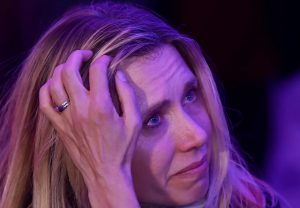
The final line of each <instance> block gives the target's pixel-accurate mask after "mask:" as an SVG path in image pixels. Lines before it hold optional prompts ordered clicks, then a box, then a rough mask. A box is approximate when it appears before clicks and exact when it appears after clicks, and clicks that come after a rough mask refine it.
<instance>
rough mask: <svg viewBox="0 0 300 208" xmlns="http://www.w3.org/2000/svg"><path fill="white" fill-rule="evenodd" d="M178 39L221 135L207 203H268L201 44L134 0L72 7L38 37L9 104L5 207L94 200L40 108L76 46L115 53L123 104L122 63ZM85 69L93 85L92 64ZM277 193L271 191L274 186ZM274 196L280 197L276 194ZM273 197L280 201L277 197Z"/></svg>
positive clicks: (2, 178) (2, 133)
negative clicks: (44, 89)
mask: <svg viewBox="0 0 300 208" xmlns="http://www.w3.org/2000/svg"><path fill="white" fill-rule="evenodd" d="M163 44H171V45H173V46H174V47H175V48H176V49H177V50H178V51H179V52H180V54H181V55H182V57H183V58H184V59H185V61H186V63H187V64H188V65H189V67H190V68H191V70H192V71H193V73H194V74H195V75H196V76H197V78H198V79H199V81H200V85H201V89H202V92H203V96H204V100H205V103H206V106H207V110H208V112H209V115H210V118H211V121H212V124H213V131H214V137H213V141H212V144H213V145H212V159H211V167H210V170H211V171H210V176H211V179H210V186H209V191H208V193H207V197H206V198H207V199H206V206H207V207H229V206H231V207H264V206H265V204H266V198H265V193H268V192H269V191H268V189H267V188H266V186H265V185H263V183H262V182H259V181H258V180H257V179H255V178H254V177H253V176H252V175H251V174H250V173H249V172H248V171H247V170H246V168H245V165H244V163H243V161H242V159H241V158H240V157H239V154H238V153H237V152H236V151H235V150H234V148H233V147H232V144H231V141H230V135H229V132H228V128H227V124H226V120H225V117H224V113H223V109H222V105H221V102H220V99H219V95H218V92H217V89H216V86H215V83H214V80H213V76H212V74H211V71H210V69H209V67H208V65H207V64H206V62H205V60H204V58H203V56H202V54H201V50H200V47H199V46H198V44H197V43H196V42H195V41H194V40H192V39H190V38H188V37H186V36H184V35H182V34H180V33H179V32H177V31H176V30H175V29H173V28H172V27H170V26H169V25H167V24H166V23H165V22H163V21H162V20H161V19H160V18H159V17H158V16H157V15H155V14H153V13H151V12H149V11H146V10H144V9H142V8H139V7H136V6H132V5H129V4H119V3H102V4H95V5H92V6H87V7H79V8H77V9H74V10H71V11H70V12H68V13H66V14H65V15H64V16H63V17H62V18H61V19H60V20H59V21H58V22H57V23H56V24H54V25H53V26H52V27H51V28H50V29H49V30H48V31H47V32H46V33H45V34H44V35H43V36H42V38H41V39H40V40H39V41H38V43H37V44H36V45H35V46H34V48H33V49H32V51H31V53H30V55H29V56H28V58H27V59H26V60H25V62H24V65H23V67H22V70H21V71H20V74H19V76H18V79H17V81H16V82H15V84H14V85H13V87H12V88H11V89H12V90H11V93H10V95H9V97H7V100H6V101H5V103H4V104H3V107H2V109H1V119H2V120H1V127H0V128H1V129H0V139H1V140H0V145H1V146H0V147H1V151H0V156H1V161H0V183H1V186H0V193H1V198H0V203H1V204H0V206H1V207H6V208H13V207H25V206H28V207H30V206H32V207H36V208H37V207H43V208H50V207H51V208H54V207H61V208H64V207H90V205H89V201H88V196H87V188H86V186H85V184H84V182H83V179H82V176H81V174H80V172H79V171H78V169H77V168H76V167H75V166H74V164H73V163H72V161H71V160H70V158H69V157H68V155H67V154H66V153H65V152H66V151H64V147H63V145H62V144H61V142H60V141H59V139H58V135H57V134H56V131H55V130H54V128H53V127H52V126H51V124H50V122H49V120H48V119H47V118H46V117H45V116H44V115H43V114H42V113H40V111H39V102H38V100H39V99H38V96H39V95H38V94H39V89H40V87H41V86H42V85H43V84H44V83H45V82H46V81H47V80H48V79H49V78H50V77H51V76H52V73H53V70H54V68H55V67H56V66H57V65H59V64H61V63H64V62H65V61H66V59H67V57H68V56H69V55H70V53H71V52H73V51H74V50H78V49H89V50H92V51H93V52H94V54H95V55H94V57H98V56H100V55H103V54H107V55H110V56H112V57H113V60H112V63H111V65H110V70H109V82H110V92H111V95H112V98H113V102H114V105H115V107H116V108H117V110H118V111H120V105H119V103H118V99H117V97H116V92H115V86H114V75H115V72H116V70H117V69H116V68H117V66H118V64H119V63H120V62H121V61H123V60H125V59H127V58H130V57H134V56H143V55H146V54H149V53H151V52H152V51H153V50H154V49H156V48H158V47H161V46H162V45H163ZM89 64H90V62H87V63H85V64H84V66H83V67H82V69H81V75H82V77H83V80H84V85H85V87H87V88H89V83H88V66H89ZM270 194H271V192H270ZM271 199H273V198H272V197H271ZM271 201H272V200H271Z"/></svg>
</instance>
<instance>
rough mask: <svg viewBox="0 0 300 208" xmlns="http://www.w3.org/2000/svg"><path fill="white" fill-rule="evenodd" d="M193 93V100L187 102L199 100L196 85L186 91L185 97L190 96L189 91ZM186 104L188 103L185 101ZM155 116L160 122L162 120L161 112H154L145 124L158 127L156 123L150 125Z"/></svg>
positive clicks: (149, 126)
mask: <svg viewBox="0 0 300 208" xmlns="http://www.w3.org/2000/svg"><path fill="white" fill-rule="evenodd" d="M191 92H192V93H193V96H194V97H193V100H192V101H188V102H187V103H193V102H195V101H196V100H197V88H196V87H195V88H192V89H190V90H188V92H187V93H186V95H185V97H184V99H186V97H187V96H189V93H191ZM185 104H186V103H185ZM154 118H156V119H157V118H158V120H159V123H160V122H161V116H160V113H159V112H158V113H154V114H153V115H152V116H150V118H149V119H146V122H145V125H146V127H147V128H156V127H158V126H159V124H156V125H149V122H150V121H151V120H153V119H154Z"/></svg>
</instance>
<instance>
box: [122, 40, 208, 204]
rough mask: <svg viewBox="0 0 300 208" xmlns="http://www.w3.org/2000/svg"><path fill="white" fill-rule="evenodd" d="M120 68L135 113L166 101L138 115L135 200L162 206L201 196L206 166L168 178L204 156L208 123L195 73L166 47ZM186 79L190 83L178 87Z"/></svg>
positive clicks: (194, 200)
mask: <svg viewBox="0 0 300 208" xmlns="http://www.w3.org/2000/svg"><path fill="white" fill-rule="evenodd" d="M123 68H124V69H125V71H126V73H127V74H128V77H129V79H130V80H131V82H132V83H133V86H134V89H135V92H136V95H137V97H138V102H139V106H141V112H145V111H147V109H149V107H150V106H152V105H154V104H155V103H158V102H160V101H163V100H169V103H168V104H167V105H166V106H163V107H162V108H160V109H157V110H155V111H154V112H153V113H152V114H150V115H148V116H147V117H144V118H142V119H143V126H142V129H141V133H140V136H139V138H138V142H137V146H136V150H135V154H134V157H133V164H132V169H133V180H134V185H135V190H136V193H137V195H138V198H139V199H140V200H141V201H143V202H148V203H158V204H167V205H186V204H191V203H194V202H196V201H197V200H199V199H202V198H203V197H204V196H205V194H206V192H207V189H208V183H209V174H208V168H206V169H205V170H203V171H202V172H200V173H199V174H197V175H196V176H195V175H193V176H191V175H187V176H185V177H181V176H174V174H175V173H177V172H178V171H179V170H181V169H183V168H185V167H186V166H188V165H190V164H191V163H193V162H195V161H200V160H201V159H202V158H203V157H207V156H208V149H209V148H208V143H209V142H208V141H209V140H210V137H211V124H210V120H209V116H208V114H207V112H206V110H205V106H204V104H203V102H202V99H201V93H200V89H199V87H198V86H197V79H196V77H195V76H194V75H193V73H192V72H191V70H190V69H189V68H188V66H187V65H186V63H185V62H184V60H183V59H182V58H181V56H180V54H179V53H178V52H177V51H176V49H175V48H173V47H172V46H169V45H165V46H164V47H162V48H160V49H159V50H156V51H155V52H154V53H153V54H150V56H147V57H138V58H132V59H130V60H128V61H126V62H125V64H124V65H123ZM192 80H194V81H195V83H194V84H195V85H191V86H189V88H186V89H184V87H185V84H186V83H188V82H189V81H192ZM206 166H208V161H207V162H206Z"/></svg>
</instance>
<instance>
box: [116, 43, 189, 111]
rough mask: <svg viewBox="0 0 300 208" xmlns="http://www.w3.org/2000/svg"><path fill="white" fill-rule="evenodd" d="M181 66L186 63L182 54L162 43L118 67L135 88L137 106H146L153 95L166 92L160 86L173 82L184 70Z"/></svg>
mask: <svg viewBox="0 0 300 208" xmlns="http://www.w3.org/2000/svg"><path fill="white" fill-rule="evenodd" d="M178 56H179V57H180V58H178ZM183 66H186V64H185V63H184V60H183V58H182V56H181V55H180V54H179V52H178V51H177V50H176V48H175V47H173V46H171V45H163V46H162V47H160V48H157V49H155V50H154V51H153V52H152V53H150V54H147V55H145V56H141V57H132V58H129V59H127V60H125V61H123V62H122V63H121V64H120V67H121V68H122V69H123V70H125V73H126V74H128V76H127V77H128V79H129V81H130V85H131V86H133V88H134V90H135V93H136V96H137V98H138V99H137V101H138V104H139V106H144V107H147V106H148V104H149V100H148V99H149V98H150V99H151V97H152V96H153V95H158V93H161V94H164V93H166V91H164V89H162V86H166V83H171V84H173V83H172V81H171V80H172V79H173V78H174V77H177V79H178V77H180V76H181V75H180V74H181V73H183V72H185V70H184V69H185V68H184V67H183ZM155 67H160V68H159V69H157V68H155ZM173 87H175V86H173ZM166 88H167V89H166V90H170V89H171V90H172V88H170V87H166ZM147 93H148V97H147Z"/></svg>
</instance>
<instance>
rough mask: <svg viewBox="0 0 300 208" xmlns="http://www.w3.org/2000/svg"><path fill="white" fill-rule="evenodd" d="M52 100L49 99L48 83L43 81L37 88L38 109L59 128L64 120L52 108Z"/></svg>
mask: <svg viewBox="0 0 300 208" xmlns="http://www.w3.org/2000/svg"><path fill="white" fill-rule="evenodd" d="M52 103H53V101H52V100H51V96H50V91H49V83H48V82H47V83H45V84H44V85H43V86H42V87H41V88H40V90H39V109H40V110H41V112H42V113H44V114H45V116H46V117H47V118H48V119H49V120H50V122H51V123H52V125H53V126H54V127H55V128H60V129H59V130H61V129H62V128H63V126H64V122H63V120H62V118H61V117H60V114H59V113H58V112H57V111H56V110H54V108H53V105H52Z"/></svg>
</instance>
